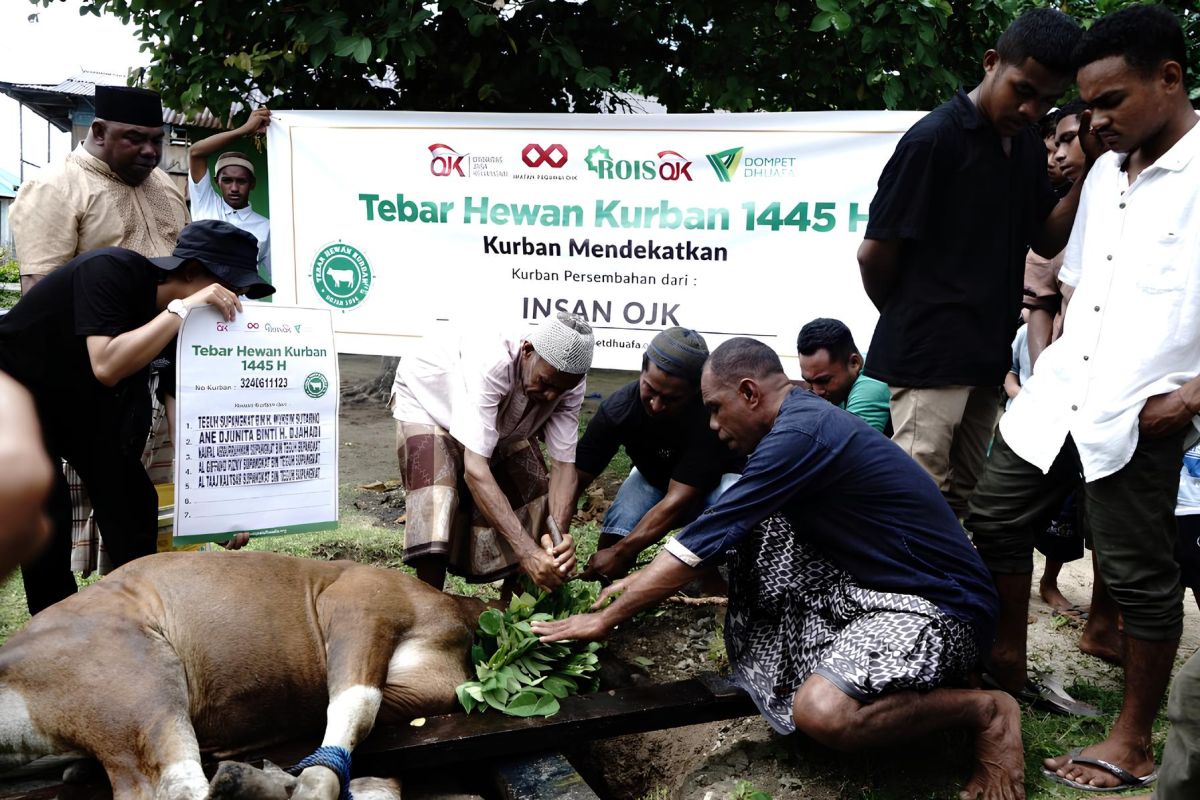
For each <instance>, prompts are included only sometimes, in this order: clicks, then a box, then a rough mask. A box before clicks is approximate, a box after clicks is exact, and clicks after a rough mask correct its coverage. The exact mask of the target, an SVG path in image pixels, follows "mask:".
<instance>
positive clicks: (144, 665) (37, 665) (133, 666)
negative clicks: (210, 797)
mask: <svg viewBox="0 0 1200 800" xmlns="http://www.w3.org/2000/svg"><path fill="white" fill-rule="evenodd" d="M117 612H118V609H114V610H113V614H111V615H108V616H106V617H104V618H102V619H99V620H93V621H90V622H92V623H93V624H92V629H93V631H94V634H93V635H92V637H91V638H90V640H89V641H90V642H91V645H90V647H91V649H90V650H89V651H88V653H89V658H91V659H94V663H93V662H92V661H88V662H87V663H82V664H81V663H80V662H79V659H78V653H79V652H82V650H80V649H78V645H79V641H78V640H76V639H74V638H72V637H71V636H69V635H68V634H69V633H70V631H69V630H67V628H68V627H69V626H68V622H69V621H70V620H64V619H55V618H52V617H46V618H44V619H43V618H41V617H35V618H34V620H33V622H31V623H30V626H39V625H41V626H42V627H41V628H40V629H39V630H37V631H36V632H39V633H41V634H43V636H42V638H41V640H40V641H35V640H32V639H29V638H22V639H20V640H17V641H14V642H12V644H13V646H14V647H15V648H16V649H15V650H13V651H11V652H10V653H8V655H9V662H10V663H9V664H8V674H7V675H6V678H5V681H6V683H7V682H11V683H13V684H14V685H19V686H20V692H21V700H22V702H23V703H24V707H25V708H26V709H27V720H28V723H29V727H30V730H32V731H36V732H38V735H39V736H40V737H41V738H43V739H45V740H46V742H48V743H50V744H51V745H53V747H52V748H51V749H52V751H58V752H80V753H88V754H90V755H92V756H94V757H95V758H96V759H97V760H98V761H99V762H100V763H101V764H102V765H103V766H104V770H105V772H106V773H107V774H108V778H109V781H110V782H111V783H112V787H113V797H114V800H202V799H203V798H204V797H205V796H206V795H207V794H208V781H207V780H205V778H204V773H203V771H202V770H201V768H200V748H199V745H198V744H197V742H196V734H195V731H194V730H193V729H192V723H191V719H190V716H189V705H188V692H187V684H186V682H185V678H184V671H183V666H182V664H181V663H180V661H179V657H178V656H177V655H176V654H175V652H174V650H173V649H172V648H171V647H170V646H169V645H167V644H166V642H165V641H163V639H162V638H160V637H159V636H157V635H154V634H148V633H146V632H144V631H143V630H142V629H141V627H140V626H138V625H135V624H134V623H132V622H131V621H130V620H131V619H133V615H132V614H124V615H121V614H119V613H117ZM47 613H51V614H52V613H53V612H47ZM121 616H123V617H124V618H123V619H122V618H118V617H121ZM39 620H40V622H39ZM47 625H49V627H46V626H47ZM56 633H57V634H59V636H60V637H61V638H60V640H59V641H57V642H56V641H54V640H53V639H52V638H51V637H52V635H53V634H56ZM14 638H15V637H14ZM64 665H66V666H64ZM64 676H65V677H64ZM64 682H66V683H69V684H70V689H71V691H70V692H69V693H66V694H64V689H63V686H64ZM9 705H10V706H11V703H10V704H9ZM26 749H31V748H26Z"/></svg>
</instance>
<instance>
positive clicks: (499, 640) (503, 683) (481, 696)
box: [455, 579, 601, 717]
mask: <svg viewBox="0 0 1200 800" xmlns="http://www.w3.org/2000/svg"><path fill="white" fill-rule="evenodd" d="M522 588H523V589H524V591H523V592H522V593H521V594H518V595H514V596H513V598H512V600H511V601H510V602H509V604H508V610H507V611H504V612H501V611H499V610H498V609H494V608H489V609H488V610H487V611H484V612H483V613H482V614H480V615H479V626H478V628H477V629H476V631H475V644H474V645H473V646H472V647H471V662H472V663H473V664H474V665H475V677H476V680H473V681H467V682H466V683H463V684H460V685H459V686H458V688H457V689H456V690H455V691H456V693H457V694H458V702H459V703H460V704H461V705H462V707H463V708H465V709H466V710H467V712H468V713H470V712H472V711H476V710H478V711H485V710H487V708H488V707H489V706H490V707H492V708H494V709H496V710H497V711H501V712H503V713H505V714H509V715H511V716H514V717H548V716H550V715H551V714H554V713H556V712H557V711H558V708H559V705H558V701H559V700H561V699H562V698H564V697H567V696H569V695H573V694H577V693H578V692H579V691H581V690H583V691H589V692H594V691H595V690H596V686H597V683H598V681H599V659H598V657H597V656H596V651H597V650H599V649H600V647H601V645H600V644H598V643H596V642H591V643H584V642H556V643H554V644H542V643H541V642H539V641H538V638H537V637H536V636H534V635H533V629H532V628H531V627H530V625H529V623H531V622H534V621H546V620H552V619H562V618H564V617H569V616H571V615H572V614H579V613H582V612H584V611H587V610H588V608H589V607H590V606H591V605H592V603H593V602H595V600H596V590H595V585H594V584H582V583H579V582H574V583H568V584H566V585H565V586H563V587H561V588H559V589H558V590H556V591H554V592H550V593H547V592H543V591H540V590H535V589H533V587H532V586H531V585H530V584H529V582H528V581H527V579H522ZM532 591H537V592H538V593H537V595H536V596H534V595H533V594H531V592H532Z"/></svg>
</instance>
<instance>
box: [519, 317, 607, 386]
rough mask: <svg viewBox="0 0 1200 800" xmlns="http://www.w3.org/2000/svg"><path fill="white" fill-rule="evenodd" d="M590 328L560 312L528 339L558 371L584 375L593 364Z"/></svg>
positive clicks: (580, 319) (579, 320)
mask: <svg viewBox="0 0 1200 800" xmlns="http://www.w3.org/2000/svg"><path fill="white" fill-rule="evenodd" d="M593 342H594V339H593V337H592V326H591V325H588V324H587V322H585V321H584V319H583V317H578V316H576V315H574V314H568V313H566V312H565V311H560V312H559V314H558V317H557V318H556V319H552V320H548V321H547V322H546V323H545V324H543V325H542V326H541V327H540V328H538V329H537V330H535V331H534V332H533V333H532V334H531V335H530V337H529V343H530V344H531V345H533V349H534V351H535V352H536V353H537V354H538V355H539V356H541V357H542V358H543V359H545V360H546V362H548V363H549V364H550V366H552V367H554V368H555V369H556V370H558V371H559V372H565V373H567V374H569V375H583V374H584V373H586V372H587V371H588V367H590V366H591V365H592V344H593Z"/></svg>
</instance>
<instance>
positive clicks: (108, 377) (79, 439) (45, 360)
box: [0, 220, 275, 613]
mask: <svg viewBox="0 0 1200 800" xmlns="http://www.w3.org/2000/svg"><path fill="white" fill-rule="evenodd" d="M257 263H258V243H257V241H256V240H255V238H254V236H253V235H251V234H249V233H246V232H245V231H241V230H238V229H237V228H235V227H233V226H232V225H230V224H229V223H226V222H218V221H214V220H206V221H203V222H195V223H192V224H191V225H189V226H187V227H185V228H184V229H183V232H182V233H180V235H179V243H178V245H177V246H176V248H175V252H174V254H173V255H170V256H164V257H161V258H155V259H147V258H145V257H143V256H141V255H138V254H137V253H135V252H133V251H132V250H126V249H124V248H120V247H105V248H101V249H99V250H92V251H90V252H87V253H83V254H82V255H79V256H77V257H75V258H74V259H72V260H71V261H69V262H68V263H67V264H66V265H65V266H63V267H62V268H60V269H58V270H55V271H54V272H53V273H51V274H49V275H47V276H46V277H45V278H44V279H43V280H41V281H39V282H38V283H37V284H36V285H35V286H34V287H33V288H32V289H30V291H29V292H28V293H26V294H25V295H24V296H23V297H22V298H21V300H20V301H19V302H18V303H17V305H16V306H14V307H13V309H12V310H11V311H10V312H9V313H8V314H7V315H5V316H4V317H3V318H2V319H0V371H3V372H6V373H8V374H9V375H10V376H11V377H12V378H14V379H16V380H17V381H18V382H19V383H21V384H22V385H23V386H24V387H25V388H26V389H27V390H28V391H29V393H30V394H31V395H32V396H33V400H34V404H35V405H36V407H37V412H38V419H39V421H40V422H41V425H42V435H43V437H44V440H45V444H46V450H47V452H48V453H49V454H50V456H51V458H52V459H54V460H55V461H57V460H58V459H63V460H65V461H66V462H67V463H68V464H70V465H71V466H72V467H74V468H75V470H76V471H77V472H78V473H79V475H80V477H81V478H82V479H83V484H84V486H85V487H86V488H87V490H88V492H89V494H90V495H91V497H92V503H93V506H94V508H95V513H96V518H97V521H98V522H99V524H100V527H101V528H102V529H103V530H104V531H105V532H106V533H108V536H107V537H106V542H107V544H108V550H109V553H110V554H111V556H112V559H113V562H114V565H116V566H120V565H121V564H124V563H126V562H128V561H132V560H133V559H135V558H138V557H140V556H143V555H149V554H151V553H153V552H154V550H155V544H156V539H157V533H158V497H157V495H156V493H155V491H154V486H153V485H152V484H151V483H150V479H149V478H148V477H147V475H146V470H145V469H144V468H143V467H142V464H141V460H140V456H141V452H142V445H143V444H144V443H145V441H146V433H147V430H148V427H149V422H150V388H149V383H148V381H149V367H150V362H151V361H153V360H154V358H155V357H156V356H157V355H158V354H159V353H160V352H161V351H162V350H163V348H165V347H166V346H167V344H168V343H169V342H170V341H171V340H172V339H174V338H175V335H176V333H178V331H179V327H180V325H181V324H182V321H183V318H184V317H185V316H186V315H187V313H188V310H189V309H191V308H195V307H197V306H200V305H206V304H207V305H212V306H215V307H217V308H218V309H219V310H220V311H221V312H222V314H223V315H224V316H225V318H226V319H228V320H232V319H233V317H234V315H235V313H236V312H237V311H240V310H241V301H240V300H239V299H238V295H240V294H245V295H246V296H248V297H251V298H259V297H264V296H266V295H268V294H270V293H271V292H273V291H275V290H274V288H273V287H271V286H270V284H267V283H265V282H263V281H262V280H261V279H260V278H259V277H258V271H257ZM47 510H48V513H49V516H50V520H51V523H52V526H53V531H52V534H51V540H50V544H49V546H48V548H47V550H46V551H45V552H44V553H43V554H42V555H41V556H40V557H38V558H37V559H35V560H34V561H32V562H30V563H28V564H26V565H25V566H24V567H22V572H23V575H24V579H25V597H26V601H27V602H28V604H29V610H30V612H31V613H37V612H38V611H40V610H41V609H43V608H45V607H47V606H49V605H51V604H53V603H56V602H58V601H59V600H61V599H63V598H65V597H67V596H68V595H70V594H72V593H73V592H74V591H75V579H74V577H73V576H72V574H71V570H70V548H71V504H70V494H69V490H68V488H67V482H66V479H65V478H64V477H63V475H62V473H58V474H56V476H55V483H54V488H53V490H52V492H51V495H50V500H49V502H48V504H47Z"/></svg>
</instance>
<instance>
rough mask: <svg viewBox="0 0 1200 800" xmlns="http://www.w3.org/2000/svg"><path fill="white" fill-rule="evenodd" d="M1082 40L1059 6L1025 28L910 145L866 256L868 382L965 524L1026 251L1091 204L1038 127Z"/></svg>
mask: <svg viewBox="0 0 1200 800" xmlns="http://www.w3.org/2000/svg"><path fill="white" fill-rule="evenodd" d="M1079 35H1080V29H1079V26H1078V25H1077V24H1076V23H1075V22H1074V21H1073V20H1072V19H1071V18H1070V17H1068V16H1067V15H1066V14H1063V13H1062V12H1060V11H1057V10H1054V9H1050V8H1039V9H1034V10H1032V11H1027V12H1026V13H1024V14H1022V15H1021V16H1020V17H1019V18H1018V19H1017V20H1016V21H1015V22H1013V24H1012V25H1010V26H1009V28H1008V30H1007V31H1005V32H1004V35H1003V36H1001V37H1000V40H999V42H997V45H996V49H994V50H988V51H987V53H986V54H985V55H984V58H983V68H984V78H983V81H982V82H981V83H980V84H979V85H978V86H976V87H975V88H974V89H972V90H971V91H970V93H967V92H964V91H962V90H959V92H958V94H957V95H955V97H954V98H952V99H951V100H950V101H949V102H947V103H944V104H943V105H941V106H940V107H938V108H936V109H934V110H933V111H932V112H930V113H929V114H928V115H927V116H925V117H924V118H923V119H921V120H920V121H919V122H917V123H916V124H915V125H913V127H912V128H911V129H909V131H908V132H907V133H906V134H905V135H904V137H903V138H902V139H901V140H900V143H899V144H898V145H897V146H896V151H895V153H894V154H893V155H892V157H891V160H889V161H888V163H887V165H886V166H885V167H884V169H883V172H882V174H881V175H880V177H879V189H878V191H877V193H876V195H875V198H874V200H872V201H871V216H870V222H869V223H868V224H867V231H866V238H865V240H864V241H863V243H862V246H861V247H860V248H859V251H858V262H859V267H860V270H861V272H862V281H863V287H864V288H865V289H866V292H867V295H868V296H869V297H870V298H871V301H872V302H873V303H874V304H875V306H876V308H878V309H879V312H880V318H879V324H878V325H877V326H876V328H875V336H874V338H873V339H872V340H871V346H870V348H869V352H870V353H871V360H870V361H869V362H868V363H867V365H866V368H865V373H866V374H867V375H868V376H870V377H872V378H875V379H876V380H880V381H883V382H884V383H886V384H888V386H889V387H891V414H892V425H893V427H894V429H895V434H894V436H893V437H892V438H893V441H895V442H896V443H897V444H899V445H900V446H901V447H902V448H903V449H904V450H905V451H906V452H907V453H909V455H911V456H912V457H913V458H914V459H916V461H917V463H919V464H920V465H921V466H922V467H923V468H924V469H925V471H926V472H928V473H929V474H930V475H931V476H932V477H933V479H934V481H935V482H937V484H938V486H939V488H940V489H941V491H942V495H943V497H945V498H946V500H947V501H948V502H949V503H950V506H951V508H953V509H954V510H955V512H957V514H958V515H959V517H961V516H962V515H963V514H964V513H965V511H966V503H967V499H968V498H969V496H970V494H971V492H972V491H973V489H974V487H975V482H976V480H977V478H978V474H979V472H980V469H981V467H982V465H983V460H984V456H985V452H986V448H987V443H988V440H989V439H990V437H991V435H992V429H993V427H994V426H995V423H996V416H997V414H998V412H999V407H1000V386H1001V384H1002V383H1003V382H1004V376H1005V375H1006V374H1007V372H1008V368H1009V365H1010V363H1011V360H1012V351H1011V343H1012V339H1013V333H1014V332H1015V330H1016V325H1017V320H1018V315H1019V313H1020V309H1021V300H1022V281H1023V274H1024V269H1023V267H1024V261H1025V253H1026V250H1027V249H1028V248H1029V247H1030V246H1032V247H1033V248H1034V250H1036V251H1037V252H1039V253H1042V254H1044V255H1046V256H1047V257H1050V256H1053V255H1054V254H1056V253H1058V252H1059V251H1060V250H1061V249H1062V248H1063V246H1064V245H1065V244H1066V241H1067V237H1068V235H1069V234H1070V228H1071V224H1072V222H1073V221H1074V217H1075V209H1076V207H1077V206H1078V203H1079V187H1080V186H1081V185H1082V184H1083V181H1082V180H1080V181H1078V182H1077V183H1076V185H1075V187H1074V188H1073V190H1072V191H1071V192H1069V193H1068V194H1067V195H1065V196H1064V197H1063V198H1062V199H1061V200H1058V199H1057V198H1056V196H1055V194H1054V191H1053V190H1052V188H1051V186H1050V181H1049V178H1048V177H1047V175H1046V147H1045V145H1044V144H1043V142H1042V140H1041V138H1040V137H1039V136H1038V133H1037V129H1036V128H1035V127H1034V123H1035V122H1036V121H1037V120H1038V119H1039V118H1040V117H1042V116H1043V115H1044V114H1045V113H1046V111H1048V110H1049V108H1050V106H1051V105H1052V104H1053V102H1054V101H1055V99H1057V98H1058V97H1059V96H1060V95H1061V94H1062V93H1063V91H1064V90H1066V88H1067V86H1068V85H1069V84H1070V82H1071V78H1072V76H1073V75H1074V72H1075V69H1074V65H1073V64H1072V62H1071V60H1070V59H1071V51H1072V48H1073V47H1074V46H1075V43H1076V42H1077V41H1078V39H1079ZM1056 202H1057V205H1056ZM918 420H919V422H920V424H919V426H918Z"/></svg>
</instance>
